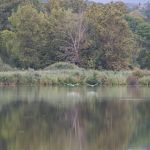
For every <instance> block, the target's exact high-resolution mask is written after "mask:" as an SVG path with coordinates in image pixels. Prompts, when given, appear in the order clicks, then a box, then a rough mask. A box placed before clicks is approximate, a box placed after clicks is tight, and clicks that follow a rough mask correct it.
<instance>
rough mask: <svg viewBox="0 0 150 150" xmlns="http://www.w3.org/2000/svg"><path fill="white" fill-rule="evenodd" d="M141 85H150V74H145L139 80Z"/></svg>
mask: <svg viewBox="0 0 150 150" xmlns="http://www.w3.org/2000/svg"><path fill="white" fill-rule="evenodd" d="M139 83H140V84H141V85H145V86H150V76H147V77H146V76H145V77H143V78H141V79H140V80H139Z"/></svg>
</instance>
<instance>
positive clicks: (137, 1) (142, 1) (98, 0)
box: [92, 0, 150, 3]
mask: <svg viewBox="0 0 150 150" xmlns="http://www.w3.org/2000/svg"><path fill="white" fill-rule="evenodd" d="M92 1H95V2H103V3H104V2H106V3H107V2H110V1H112V0H92ZM113 1H117V0H113ZM122 1H124V2H126V3H139V2H140V3H146V2H148V1H150V0H122Z"/></svg>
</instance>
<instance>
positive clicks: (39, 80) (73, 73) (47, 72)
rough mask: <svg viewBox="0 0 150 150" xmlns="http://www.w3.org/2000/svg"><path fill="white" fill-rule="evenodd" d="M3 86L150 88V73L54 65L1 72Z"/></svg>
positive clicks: (0, 77)
mask: <svg viewBox="0 0 150 150" xmlns="http://www.w3.org/2000/svg"><path fill="white" fill-rule="evenodd" d="M0 85H1V86H17V85H41V86H50V85H63V86H80V85H85V86H91V87H94V86H104V85H109V86H117V85H144V86H150V71H146V70H139V69H135V70H133V71H118V72H117V71H115V72H114V71H96V70H85V69H82V68H78V67H76V66H74V65H72V66H70V65H69V66H67V64H64V65H62V64H61V65H60V64H57V65H52V66H50V67H47V68H46V69H44V70H39V71H34V70H27V71H6V72H0Z"/></svg>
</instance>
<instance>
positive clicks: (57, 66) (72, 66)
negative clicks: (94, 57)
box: [44, 62, 79, 70]
mask: <svg viewBox="0 0 150 150" xmlns="http://www.w3.org/2000/svg"><path fill="white" fill-rule="evenodd" d="M63 69H79V68H78V66H76V65H75V64H71V63H67V62H58V63H55V64H52V65H50V66H48V67H46V68H45V69H44V70H63Z"/></svg>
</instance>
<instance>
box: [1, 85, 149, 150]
mask: <svg viewBox="0 0 150 150" xmlns="http://www.w3.org/2000/svg"><path fill="white" fill-rule="evenodd" d="M0 150H150V88H148V87H97V88H88V87H1V88H0Z"/></svg>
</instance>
